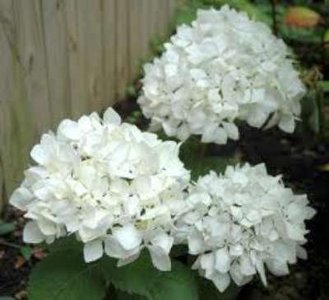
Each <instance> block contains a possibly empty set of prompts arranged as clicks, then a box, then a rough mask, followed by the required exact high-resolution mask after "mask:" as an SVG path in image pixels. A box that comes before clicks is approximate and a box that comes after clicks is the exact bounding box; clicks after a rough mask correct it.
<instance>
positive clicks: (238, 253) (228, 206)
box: [177, 164, 315, 291]
mask: <svg viewBox="0 0 329 300" xmlns="http://www.w3.org/2000/svg"><path fill="white" fill-rule="evenodd" d="M187 203H188V204H187V205H188V206H189V207H190V209H189V211H188V212H186V213H185V214H184V215H183V216H182V217H181V218H180V219H179V220H178V221H177V228H178V233H177V238H178V242H184V240H185V242H186V243H187V244H188V248H189V253H190V254H192V255H196V256H197V259H196V261H195V263H194V265H193V268H195V269H198V270H199V272H200V274H201V275H202V276H204V277H205V278H207V279H209V280H212V281H213V282H214V284H215V285H216V287H217V288H218V290H220V291H224V290H225V289H226V288H227V287H228V286H229V284H230V282H231V279H232V280H233V281H234V282H235V283H236V284H237V285H239V286H241V285H243V284H246V283H247V282H249V281H250V280H251V279H252V277H253V276H254V275H255V274H256V273H258V274H259V275H260V277H261V279H262V281H263V283H264V284H266V276H265V266H266V267H267V268H268V269H269V271H270V272H272V273H273V274H274V275H278V276H279V275H285V274H287V273H288V272H289V271H288V264H293V263H296V260H297V257H299V258H306V252H305V250H304V249H303V247H302V245H303V244H304V243H305V242H306V239H305V234H306V233H307V232H308V231H307V230H306V229H305V223H304V221H305V220H307V219H310V218H312V216H313V215H314V213H315V211H314V210H313V209H312V208H310V207H309V206H308V200H307V197H306V195H301V196H296V195H294V194H293V193H292V191H291V189H289V188H285V187H284V186H283V183H282V182H281V179H280V176H277V177H273V176H270V175H268V174H267V171H266V168H265V166H264V165H263V164H260V165H257V166H254V167H251V166H250V165H248V164H246V165H244V166H243V167H239V166H236V167H235V168H234V167H232V166H230V167H228V168H227V169H226V172H225V174H224V175H219V176H218V175H217V174H216V173H214V172H210V174H209V175H206V176H204V177H201V178H200V179H199V180H198V182H197V183H196V184H195V185H194V186H192V188H191V191H190V194H189V196H188V198H187Z"/></svg>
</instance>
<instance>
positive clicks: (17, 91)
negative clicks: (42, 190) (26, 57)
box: [0, 1, 34, 206]
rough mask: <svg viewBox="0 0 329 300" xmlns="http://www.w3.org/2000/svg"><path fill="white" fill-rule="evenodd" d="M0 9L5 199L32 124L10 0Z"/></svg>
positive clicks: (0, 145)
mask: <svg viewBox="0 0 329 300" xmlns="http://www.w3.org/2000/svg"><path fill="white" fill-rule="evenodd" d="M0 11H1V15H0V53H1V59H0V70H1V72H0V169H1V170H0V172H1V175H0V177H1V178H0V185H1V188H0V191H1V194H0V201H5V200H7V199H8V197H9V195H10V194H11V193H12V191H13V189H14V188H15V187H16V186H17V185H18V184H19V183H20V180H21V179H22V176H23V169H24V168H25V167H26V165H27V162H28V152H29V150H30V147H31V143H32V142H33V129H34V128H33V123H32V120H33V117H31V111H30V109H29V108H30V106H29V103H28V102H27V101H26V98H27V97H26V90H25V85H24V75H25V74H24V73H23V68H22V65H21V62H20V58H19V56H18V55H17V49H16V24H15V22H14V21H15V20H14V15H13V7H12V2H9V1H1V3H0ZM0 206H1V205H0Z"/></svg>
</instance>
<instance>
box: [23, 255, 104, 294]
mask: <svg viewBox="0 0 329 300" xmlns="http://www.w3.org/2000/svg"><path fill="white" fill-rule="evenodd" d="M105 294H106V284H105V281H104V279H103V277H102V276H101V272H100V271H99V268H98V266H97V264H87V263H85V262H84V260H83V256H82V253H81V252H80V251H55V252H53V253H51V254H50V255H49V256H47V257H46V258H45V259H43V260H42V261H41V262H40V263H39V264H38V265H37V266H36V268H35V269H34V270H33V272H32V275H31V277H30V280H29V286H28V296H29V297H28V299H29V300H45V299H47V300H69V299H72V300H73V299H79V300H102V299H103V298H104V296H105Z"/></svg>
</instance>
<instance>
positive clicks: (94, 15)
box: [77, 0, 122, 111]
mask: <svg viewBox="0 0 329 300" xmlns="http://www.w3.org/2000/svg"><path fill="white" fill-rule="evenodd" d="M121 1H122V0H120V2H121ZM77 3H78V12H79V20H78V21H79V39H81V47H83V51H82V53H83V61H82V63H83V64H84V74H83V75H84V76H85V80H84V83H85V93H86V95H87V101H88V103H89V105H88V107H89V109H90V110H91V111H97V110H100V109H102V108H103V107H104V105H103V98H104V76H103V51H102V24H101V21H102V12H101V8H102V5H101V1H100V0H93V1H90V0H79V1H77Z"/></svg>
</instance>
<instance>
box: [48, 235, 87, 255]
mask: <svg viewBox="0 0 329 300" xmlns="http://www.w3.org/2000/svg"><path fill="white" fill-rule="evenodd" d="M82 249H83V244H82V243H81V242H79V241H77V239H76V238H75V236H69V237H65V238H60V239H58V240H55V242H54V243H52V244H50V245H48V250H49V251H50V252H51V253H53V252H58V251H70V252H71V251H75V252H80V253H82Z"/></svg>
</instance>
